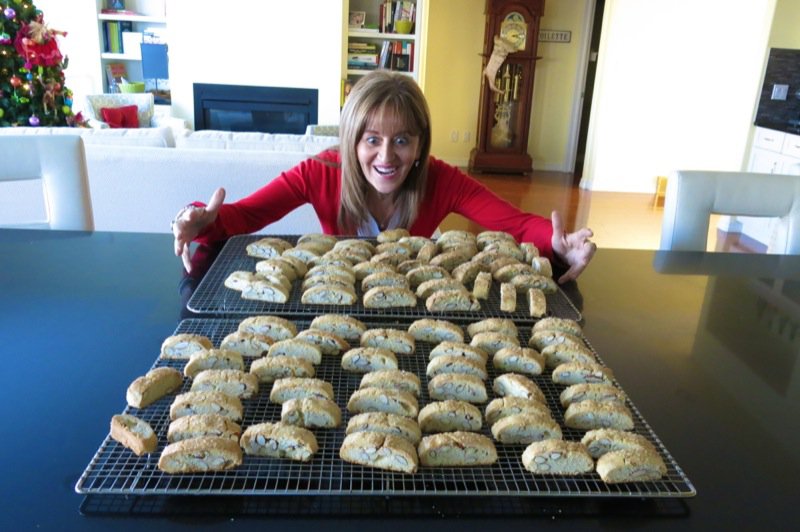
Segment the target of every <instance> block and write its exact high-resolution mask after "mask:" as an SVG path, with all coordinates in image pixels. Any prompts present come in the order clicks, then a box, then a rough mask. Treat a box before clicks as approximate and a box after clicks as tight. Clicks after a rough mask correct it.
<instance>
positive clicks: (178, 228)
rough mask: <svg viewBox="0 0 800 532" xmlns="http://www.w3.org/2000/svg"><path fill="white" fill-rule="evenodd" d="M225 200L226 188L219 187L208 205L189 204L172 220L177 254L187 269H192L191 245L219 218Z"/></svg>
mask: <svg viewBox="0 0 800 532" xmlns="http://www.w3.org/2000/svg"><path fill="white" fill-rule="evenodd" d="M224 201H225V189H224V188H218V189H217V190H215V191H214V194H212V195H211V199H210V200H209V201H208V205H206V206H205V207H197V206H195V205H191V204H190V205H187V206H186V207H184V208H183V209H181V210H180V211H178V214H176V215H175V219H174V220H172V234H173V236H174V237H175V242H174V247H175V255H176V256H178V257H180V258H181V260H182V261H183V266H184V268H186V271H187V272H189V271H191V261H190V257H189V245H190V244H191V243H192V241H193V240H194V239H195V238H197V235H199V234H200V233H201V232H202V230H203V229H204V228H205V227H206V226H207V225H208V224H210V223H213V222H214V220H216V219H217V214H218V213H219V208H220V207H221V206H222V203H223V202H224Z"/></svg>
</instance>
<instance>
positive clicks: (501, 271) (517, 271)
mask: <svg viewBox="0 0 800 532" xmlns="http://www.w3.org/2000/svg"><path fill="white" fill-rule="evenodd" d="M533 273H534V271H533V268H531V267H530V265H528V264H524V263H522V262H514V263H512V264H508V265H506V266H503V267H502V268H498V269H497V270H495V271H494V272H492V278H494V280H495V281H497V282H500V283H507V282H509V281H511V279H513V278H514V277H517V276H519V275H525V274H533Z"/></svg>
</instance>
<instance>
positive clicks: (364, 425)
mask: <svg viewBox="0 0 800 532" xmlns="http://www.w3.org/2000/svg"><path fill="white" fill-rule="evenodd" d="M354 432H379V433H381V434H392V435H394V436H400V437H401V438H405V439H406V440H408V441H409V442H411V443H413V444H414V445H416V444H418V443H419V441H420V439H422V431H421V430H420V428H419V423H417V420H416V419H412V418H410V417H406V416H399V415H397V414H387V413H386V412H364V413H363V414H356V415H355V416H353V417H351V418H350V421H348V422H347V429H346V430H345V434H353V433H354Z"/></svg>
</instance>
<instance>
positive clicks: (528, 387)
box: [492, 373, 545, 403]
mask: <svg viewBox="0 0 800 532" xmlns="http://www.w3.org/2000/svg"><path fill="white" fill-rule="evenodd" d="M492 389H493V390H494V393H496V394H497V395H499V396H500V397H526V398H528V399H535V400H537V401H539V402H542V403H544V402H545V398H544V393H543V392H542V390H541V389H540V388H539V386H538V385H537V384H536V383H535V382H533V381H532V380H530V379H529V378H527V377H525V376H524V375H520V374H519V373H504V374H503V375H499V376H497V377H495V379H494V382H493V383H492Z"/></svg>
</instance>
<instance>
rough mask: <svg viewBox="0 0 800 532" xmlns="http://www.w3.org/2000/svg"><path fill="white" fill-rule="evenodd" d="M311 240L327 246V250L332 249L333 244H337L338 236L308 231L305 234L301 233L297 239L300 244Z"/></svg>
mask: <svg viewBox="0 0 800 532" xmlns="http://www.w3.org/2000/svg"><path fill="white" fill-rule="evenodd" d="M309 242H313V243H314V244H317V245H321V246H323V247H325V248H326V250H331V249H333V246H335V245H336V242H337V238H336V237H335V236H333V235H326V234H323V233H306V234H304V235H300V237H299V238H298V239H297V245H298V246H300V245H303V244H306V243H309Z"/></svg>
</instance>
